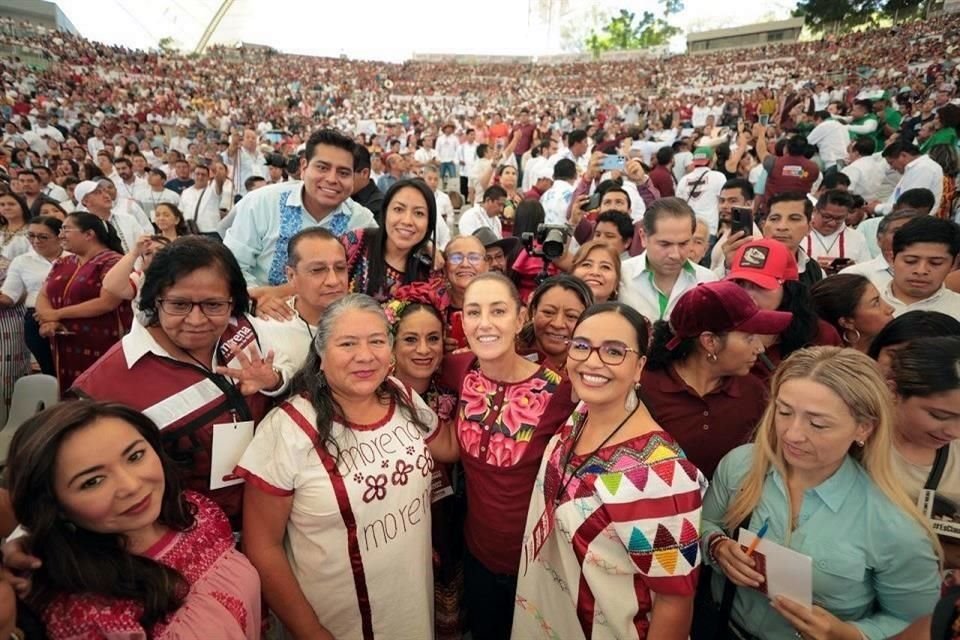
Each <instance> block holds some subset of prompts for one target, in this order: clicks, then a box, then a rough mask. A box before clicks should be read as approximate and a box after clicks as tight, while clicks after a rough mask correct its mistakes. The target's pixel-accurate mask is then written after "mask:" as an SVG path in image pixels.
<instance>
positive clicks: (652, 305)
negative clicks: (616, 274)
mask: <svg viewBox="0 0 960 640" xmlns="http://www.w3.org/2000/svg"><path fill="white" fill-rule="evenodd" d="M717 280H718V278H717V276H716V274H714V273H713V272H712V271H710V270H709V269H707V268H706V267H701V266H700V265H698V264H694V263H692V262H690V261H689V260H688V261H687V262H686V264H684V265H683V269H682V270H681V271H680V275H679V277H678V278H677V282H676V284H674V285H673V290H672V291H670V293H669V294H667V293H664V292H662V291H660V290H659V289H657V288H656V286H655V285H654V282H653V272H652V271H650V270H648V269H647V252H646V251H644V252H643V253H641V254H640V255H638V256H636V257H633V258H630V259H629V260H627V261H625V262H624V263H623V264H622V265H621V267H620V293H619V294H618V299H619V300H620V302H622V303H624V304H627V305H630V306H631V307H633V308H634V309H636V310H637V311H639V312H640V313H641V314H643V315H644V316H645V317H646V318H647V319H648V320H650V321H651V322H655V321H657V320H669V319H670V312H671V311H672V310H673V308H674V307H675V306H677V300H679V299H680V297H681V296H682V295H683V294H684V293H686V292H687V291H689V290H690V289H693V288H694V287H695V286H697V285H698V284H700V283H703V282H716V281H717ZM661 301H662V302H663V303H665V304H662V302H661ZM661 307H663V311H662V312H661Z"/></svg>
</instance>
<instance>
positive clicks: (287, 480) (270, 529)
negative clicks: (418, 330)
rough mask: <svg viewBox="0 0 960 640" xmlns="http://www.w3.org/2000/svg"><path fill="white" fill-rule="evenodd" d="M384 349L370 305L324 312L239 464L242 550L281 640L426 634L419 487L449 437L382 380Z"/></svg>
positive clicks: (384, 336) (428, 586) (426, 530)
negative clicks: (286, 390)
mask: <svg viewBox="0 0 960 640" xmlns="http://www.w3.org/2000/svg"><path fill="white" fill-rule="evenodd" d="M392 346H393V345H392V336H391V333H390V330H389V328H388V322H387V317H386V315H385V314H384V312H383V310H382V309H381V308H380V305H379V304H377V302H376V301H375V300H374V299H373V298H371V297H369V296H366V295H362V294H353V295H349V296H346V297H344V298H342V299H340V300H339V301H337V302H335V303H334V304H332V305H331V306H330V307H329V308H328V310H327V312H326V314H324V316H323V319H322V320H321V321H320V324H319V326H318V327H317V335H316V337H315V338H314V342H313V349H312V350H311V353H310V356H309V358H308V360H307V363H306V365H305V366H304V368H303V369H302V370H301V371H300V372H299V373H298V374H297V376H296V377H295V378H294V380H293V382H292V391H293V393H294V395H293V396H292V397H291V399H290V400H288V401H287V402H285V403H284V404H283V405H281V406H280V407H278V408H277V409H275V410H274V411H272V412H271V413H270V414H269V415H267V417H266V418H265V419H264V420H263V422H262V423H261V424H260V427H259V429H258V431H257V433H256V435H255V436H254V439H253V442H252V443H251V444H250V447H249V448H248V449H247V451H246V453H245V454H244V455H243V458H242V459H241V461H240V465H239V466H238V469H237V473H238V474H239V475H241V476H243V477H244V478H246V479H247V485H246V488H245V492H244V505H245V506H246V508H247V509H249V511H248V513H249V517H247V518H245V519H244V523H243V531H244V548H245V551H246V553H247V555H248V557H249V558H250V561H251V562H252V563H253V565H254V566H255V567H256V568H257V570H258V571H259V572H260V579H261V581H262V583H263V585H264V587H263V593H264V594H265V596H266V599H267V603H268V604H269V605H270V608H271V609H272V610H273V611H274V613H275V614H276V615H277V617H278V618H279V619H280V622H281V623H282V624H283V626H284V627H285V631H286V633H287V634H288V635H289V636H293V637H297V638H334V637H335V638H337V640H344V639H351V638H358V639H359V638H367V637H372V636H375V637H388V636H389V637H396V638H429V637H432V635H433V619H432V614H431V612H432V606H431V603H432V602H433V573H432V568H431V557H432V555H431V544H430V493H431V491H430V480H431V472H432V470H433V457H436V458H437V459H439V460H449V459H450V458H451V456H452V455H453V454H452V453H451V444H452V442H451V439H450V435H451V430H450V429H449V428H448V426H447V425H438V421H437V417H436V415H435V414H434V413H433V412H432V411H431V410H430V409H429V407H427V405H426V403H424V401H423V400H422V399H421V398H420V397H419V396H418V395H417V394H416V393H415V392H413V391H412V390H411V389H409V388H407V387H404V386H403V385H402V384H401V383H400V382H399V381H397V380H396V379H394V378H389V377H388V376H387V373H388V371H389V368H390V361H391V355H392ZM431 454H432V456H431ZM344 550H346V551H347V553H343V551H344ZM398 562H400V563H402V566H401V564H398Z"/></svg>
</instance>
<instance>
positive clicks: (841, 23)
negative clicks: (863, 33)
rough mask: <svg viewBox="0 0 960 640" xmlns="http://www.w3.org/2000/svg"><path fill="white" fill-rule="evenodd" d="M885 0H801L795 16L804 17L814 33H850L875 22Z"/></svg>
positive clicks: (794, 13)
mask: <svg viewBox="0 0 960 640" xmlns="http://www.w3.org/2000/svg"><path fill="white" fill-rule="evenodd" d="M882 2H883V0H800V2H798V3H797V8H796V9H795V10H794V12H793V15H794V16H802V17H803V18H804V19H805V23H806V26H807V27H809V28H810V29H812V30H813V31H814V32H823V31H850V30H852V29H855V28H857V27H860V26H862V25H865V24H869V23H871V22H873V20H874V16H875V15H876V13H877V12H878V11H879V10H880V8H881V7H880V5H881V4H882Z"/></svg>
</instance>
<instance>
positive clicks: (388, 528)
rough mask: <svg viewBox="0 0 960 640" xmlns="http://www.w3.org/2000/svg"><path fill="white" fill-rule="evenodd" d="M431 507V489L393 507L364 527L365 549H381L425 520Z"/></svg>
mask: <svg viewBox="0 0 960 640" xmlns="http://www.w3.org/2000/svg"><path fill="white" fill-rule="evenodd" d="M429 509H430V489H429V488H428V489H427V490H425V491H424V492H423V494H421V495H419V496H417V497H416V498H414V499H413V500H411V501H410V502H408V503H407V504H402V505H400V506H399V507H398V508H397V509H391V510H390V511H388V512H386V513H385V514H383V516H381V517H380V518H377V519H376V520H374V521H373V522H371V523H370V524H368V525H365V526H364V527H363V544H364V546H365V547H366V548H365V549H364V550H365V551H370V550H371V549H379V548H380V546H381V545H387V544H389V543H390V542H392V541H394V540H396V539H397V538H399V537H400V536H402V535H404V534H406V533H407V531H410V530H412V529H413V528H414V527H416V526H417V525H419V524H420V523H421V522H423V521H424V517H425V516H426V515H427V513H428V511H429Z"/></svg>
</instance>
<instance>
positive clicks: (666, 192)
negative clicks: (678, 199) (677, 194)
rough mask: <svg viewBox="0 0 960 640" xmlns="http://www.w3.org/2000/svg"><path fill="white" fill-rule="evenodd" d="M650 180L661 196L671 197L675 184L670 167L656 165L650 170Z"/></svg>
mask: <svg viewBox="0 0 960 640" xmlns="http://www.w3.org/2000/svg"><path fill="white" fill-rule="evenodd" d="M650 182H652V183H653V186H655V187H656V188H657V191H659V192H660V197H661V198H668V197H673V195H674V190H675V186H674V182H673V174H672V173H671V172H670V169H668V168H666V167H665V166H663V165H657V166H656V167H654V168H653V169H652V170H651V171H650Z"/></svg>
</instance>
